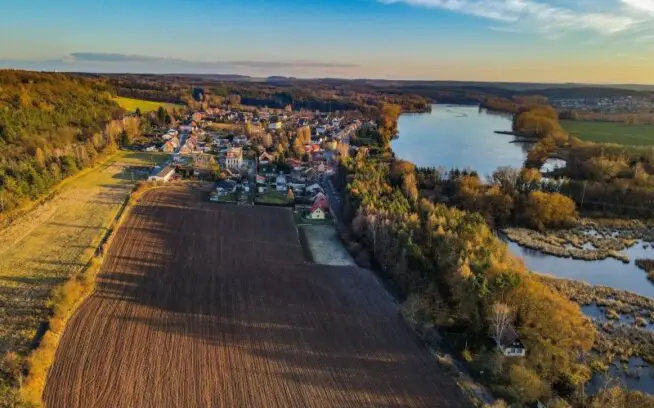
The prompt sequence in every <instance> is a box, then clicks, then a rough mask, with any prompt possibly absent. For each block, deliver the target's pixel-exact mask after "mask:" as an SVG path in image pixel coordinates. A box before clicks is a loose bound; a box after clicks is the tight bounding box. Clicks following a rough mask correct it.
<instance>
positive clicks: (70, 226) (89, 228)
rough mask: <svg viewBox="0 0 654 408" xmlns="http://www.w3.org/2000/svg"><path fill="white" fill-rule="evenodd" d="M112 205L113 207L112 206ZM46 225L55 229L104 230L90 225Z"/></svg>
mask: <svg viewBox="0 0 654 408" xmlns="http://www.w3.org/2000/svg"><path fill="white" fill-rule="evenodd" d="M112 205H115V203H114V204H112ZM48 225H54V226H55V227H64V228H77V229H82V230H104V229H105V228H104V227H95V226H91V225H77V224H66V223H63V222H49V223H48Z"/></svg>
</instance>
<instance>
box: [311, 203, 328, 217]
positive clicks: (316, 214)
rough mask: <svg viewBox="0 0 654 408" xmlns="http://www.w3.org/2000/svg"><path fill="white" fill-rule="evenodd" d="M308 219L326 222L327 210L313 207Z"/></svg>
mask: <svg viewBox="0 0 654 408" xmlns="http://www.w3.org/2000/svg"><path fill="white" fill-rule="evenodd" d="M307 218H308V219H310V220H324V219H325V218H327V215H326V214H325V210H323V209H322V208H320V207H317V206H315V205H314V206H313V207H311V210H309V215H308V216H307Z"/></svg>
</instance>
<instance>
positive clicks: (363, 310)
mask: <svg viewBox="0 0 654 408" xmlns="http://www.w3.org/2000/svg"><path fill="white" fill-rule="evenodd" d="M200 200H201V198H200V197H199V196H198V195H197V194H196V193H193V192H189V191H187V190H177V189H173V190H155V191H153V192H150V193H147V194H146V196H145V197H144V198H143V201H142V203H141V204H140V205H139V206H137V207H135V208H133V210H132V212H131V214H130V216H129V218H128V219H127V220H126V221H125V223H124V224H123V226H121V228H120V229H119V231H118V234H117V235H116V237H115V239H114V242H113V243H112V245H111V247H110V249H109V251H108V254H107V256H106V259H105V262H104V264H103V267H102V272H101V274H100V276H99V278H98V282H97V288H96V291H95V293H94V295H93V296H92V298H91V299H90V300H89V301H87V302H86V303H85V305H84V306H83V307H82V308H81V310H80V313H78V314H77V315H76V316H75V317H74V318H73V319H72V320H71V323H70V325H69V327H68V329H67V330H66V332H65V334H64V336H63V338H62V343H61V346H60V347H59V350H58V353H57V359H56V361H55V364H54V366H53V368H52V371H51V373H53V374H51V376H50V378H49V381H48V383H47V387H46V392H45V402H46V403H47V406H51V407H58V406H70V407H75V406H78V407H82V406H89V405H94V404H95V406H101V407H102V406H107V407H109V406H127V405H129V404H134V402H133V400H128V399H127V398H130V397H128V396H127V395H123V394H121V392H120V390H121V389H126V388H127V387H132V388H133V389H146V388H147V387H149V388H152V387H153V386H152V384H151V383H149V382H148V380H147V378H148V376H149V375H152V376H154V377H156V378H160V379H161V381H162V382H163V383H165V384H168V386H169V387H173V388H174V387H182V390H183V391H179V393H180V394H179V395H177V397H175V398H178V399H175V398H173V400H172V401H171V400H165V399H156V398H155V397H152V398H151V399H149V400H148V405H147V406H157V405H156V404H159V405H166V404H169V405H170V404H171V403H172V405H179V404H186V405H189V406H191V405H194V404H193V403H191V402H190V401H191V400H192V398H194V396H195V395H205V393H206V395H212V396H213V397H212V398H216V399H214V400H213V401H214V402H213V404H212V405H214V406H275V407H278V406H279V407H283V406H297V407H304V406H316V407H318V406H321V407H322V406H324V407H347V406H352V407H370V408H372V407H403V406H406V407H457V408H458V407H464V406H466V404H465V403H464V402H463V398H462V396H461V395H460V391H459V390H458V388H457V386H456V385H455V384H454V382H453V380H452V379H451V378H450V377H449V376H448V375H446V374H445V373H444V372H443V371H442V370H441V369H440V368H439V367H438V366H437V364H436V362H435V361H434V359H433V358H432V356H431V355H430V354H429V352H428V351H427V350H426V349H425V348H424V347H423V346H422V345H421V343H420V342H419V341H418V340H417V338H416V336H415V335H414V334H413V332H412V331H411V330H410V329H409V327H408V326H407V325H406V324H405V323H404V321H403V320H402V318H401V317H400V316H399V314H398V312H397V309H396V305H395V304H394V302H393V301H392V299H391V297H390V296H389V295H388V293H387V292H385V291H384V289H383V288H382V286H381V285H380V284H379V282H378V281H377V280H376V279H375V277H374V276H372V275H371V274H370V272H368V271H364V270H361V269H358V268H356V267H335V266H323V265H315V264H311V263H307V262H306V261H305V260H304V255H303V252H302V247H301V245H300V242H299V240H298V233H297V229H296V228H295V225H294V223H293V220H292V214H291V213H290V212H289V211H286V210H283V209H275V208H263V207H249V206H248V207H238V206H218V205H213V204H209V203H204V202H202V201H200ZM198 203H201V204H198ZM80 333H84V335H80ZM171 345H174V346H171ZM130 350H131V351H130ZM137 350H138V352H137ZM189 350H192V353H190V352H189ZM82 351H83V354H79V353H80V352H82ZM107 353H109V354H107ZM113 353H118V356H116V355H114V354H113ZM132 353H137V354H132ZM107 355H112V356H114V357H112V358H115V359H118V360H122V359H123V358H126V356H128V355H134V356H135V357H136V356H137V355H138V357H137V358H138V361H139V362H141V361H150V362H151V365H153V366H158V364H160V363H161V362H162V361H170V362H171V364H172V365H173V366H174V367H175V369H176V370H180V372H184V373H185V375H190V376H192V378H194V379H197V384H195V383H194V382H193V385H190V384H187V383H186V382H185V380H184V378H181V377H170V378H169V377H168V376H167V374H166V373H164V372H162V371H160V370H156V369H155V371H154V372H152V373H149V374H147V373H144V372H143V370H148V368H147V367H142V366H141V365H140V363H139V362H137V361H134V363H133V364H121V365H118V366H114V365H112V364H110V363H108V362H107V361H106V359H107V357H106V356H107ZM121 356H122V357H121ZM198 356H202V357H201V358H200V357H198ZM198 358H200V360H198V361H196V360H197V359H198ZM192 362H194V363H192ZM213 362H215V363H213ZM81 367H87V369H92V370H93V374H90V373H87V374H84V373H86V371H85V370H86V369H82V368H81ZM83 375H87V376H90V377H89V378H91V380H88V381H87V380H85V379H84V378H82V377H80V376H83ZM200 378H210V379H212V380H211V381H210V382H208V383H205V382H203V381H201V380H200ZM261 382H263V385H261V386H259V385H256V384H259V383H261ZM255 383H256V384H255ZM67 384H87V385H86V386H84V387H81V388H77V389H75V390H70V388H71V387H69V386H67ZM94 384H96V385H97V386H99V384H103V385H102V387H103V389H104V390H105V391H104V392H105V393H106V395H109V394H111V395H114V396H115V398H116V399H115V400H110V399H105V400H99V399H98V398H101V397H99V396H98V394H97V389H96V387H95V386H94ZM148 384H149V385H148ZM265 384H268V386H266V385H265ZM273 384H277V386H273ZM142 387H146V388H142ZM268 387H271V388H268ZM155 388H156V390H155V391H153V392H158V391H157V390H159V388H160V387H159V388H157V387H155ZM176 389H177V388H176ZM220 390H236V391H230V393H231V394H229V395H228V396H225V395H224V394H221V393H220ZM238 390H241V391H238ZM94 392H95V393H94ZM176 392H178V391H176ZM157 395H159V394H157ZM230 395H231V396H230ZM123 396H124V398H125V399H124V400H122V399H121V398H123ZM133 398H138V397H137V396H134V397H133ZM159 398H163V397H159ZM179 398H181V399H179ZM184 398H187V400H185V399H184ZM220 398H226V399H225V400H223V399H220ZM128 401H129V402H128ZM253 401H257V403H256V404H255V403H254V402H253ZM112 404H115V405H112Z"/></svg>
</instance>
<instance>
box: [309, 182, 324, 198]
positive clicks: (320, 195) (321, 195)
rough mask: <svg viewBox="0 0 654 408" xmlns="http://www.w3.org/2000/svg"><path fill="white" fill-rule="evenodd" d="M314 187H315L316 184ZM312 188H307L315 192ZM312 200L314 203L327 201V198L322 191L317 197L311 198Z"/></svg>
mask: <svg viewBox="0 0 654 408" xmlns="http://www.w3.org/2000/svg"><path fill="white" fill-rule="evenodd" d="M314 185H315V184H314ZM311 187H312V186H310V187H307V191H311V190H313V189H311ZM311 199H312V200H313V201H314V202H316V201H318V200H327V196H326V195H325V194H323V192H322V189H321V190H320V191H318V193H317V194H316V195H314V196H313V198H311Z"/></svg>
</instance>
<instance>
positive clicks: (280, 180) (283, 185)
mask: <svg viewBox="0 0 654 408" xmlns="http://www.w3.org/2000/svg"><path fill="white" fill-rule="evenodd" d="M275 189H276V190H277V191H280V192H285V191H288V183H287V182H286V176H284V175H283V174H280V175H278V176H277V178H276V179H275Z"/></svg>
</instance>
